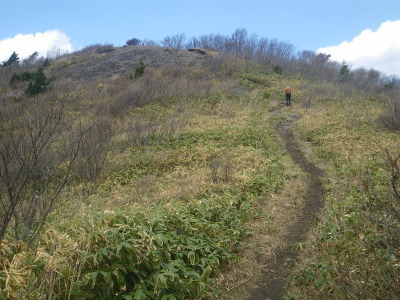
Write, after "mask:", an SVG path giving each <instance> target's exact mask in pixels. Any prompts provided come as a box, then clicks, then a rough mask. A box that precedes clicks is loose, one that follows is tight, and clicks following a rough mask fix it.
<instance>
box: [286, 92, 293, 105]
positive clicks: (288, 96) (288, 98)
mask: <svg viewBox="0 0 400 300" xmlns="http://www.w3.org/2000/svg"><path fill="white" fill-rule="evenodd" d="M291 96H292V95H291V94H286V106H290V105H291V104H290V98H291Z"/></svg>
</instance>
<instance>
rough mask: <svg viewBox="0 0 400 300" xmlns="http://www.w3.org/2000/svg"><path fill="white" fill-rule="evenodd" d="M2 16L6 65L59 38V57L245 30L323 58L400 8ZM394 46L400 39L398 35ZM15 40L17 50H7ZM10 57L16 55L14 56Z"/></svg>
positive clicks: (226, 4)
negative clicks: (91, 48)
mask: <svg viewBox="0 0 400 300" xmlns="http://www.w3.org/2000/svg"><path fill="white" fill-rule="evenodd" d="M0 11H1V18H0V61H3V60H5V59H6V58H8V57H9V56H10V54H11V53H8V52H9V51H10V50H9V49H11V48H9V47H11V46H10V45H14V47H15V48H17V47H19V48H27V46H28V45H31V44H34V43H39V44H41V45H42V46H43V45H44V44H46V47H50V46H51V43H50V42H49V45H47V40H46V38H48V40H51V39H57V38H56V37H55V36H56V35H57V34H59V35H61V36H58V38H59V40H58V41H57V42H55V46H60V44H62V43H64V44H65V43H67V44H68V47H66V46H65V45H64V46H65V47H66V48H64V49H66V50H68V51H69V50H76V49H78V48H80V47H83V46H88V45H91V44H96V43H112V44H114V45H115V46H122V45H124V44H125V42H126V41H127V40H128V39H131V38H134V37H136V38H139V39H146V38H147V39H150V40H155V41H161V40H162V39H163V38H164V37H165V36H167V35H174V34H178V33H179V34H180V33H184V34H185V35H186V37H187V38H189V37H192V36H200V35H203V34H210V33H214V34H216V33H219V34H223V35H230V34H232V33H233V32H234V31H235V29H237V28H246V29H247V31H248V32H249V33H250V34H253V33H254V34H256V35H257V36H258V37H265V38H271V39H272V38H277V39H278V40H280V41H285V42H289V43H291V44H293V45H294V46H295V47H296V49H297V50H299V51H301V50H312V51H317V50H318V49H320V48H324V49H325V50H326V49H328V48H327V47H333V46H334V47H336V46H339V45H341V44H342V43H343V42H346V41H347V42H351V41H353V40H354V39H355V38H357V37H358V36H359V35H360V34H361V33H362V32H363V31H365V30H370V31H372V32H375V31H377V30H378V29H379V28H380V27H381V25H382V23H384V22H387V21H393V22H394V21H398V20H400V1H399V0H379V1H377V0H347V1H344V0H334V1H324V0H319V1H317V0H304V1H301V0H297V1H296V0H286V1H268V0H264V1H261V0H247V1H234V0H231V1H227V0H219V1H218V0H213V1H212V0H199V1H190V0H169V1H166V0H141V1H135V0H130V1H129V0H114V1H109V0H108V1H105V0H80V1H77V0H52V1H49V0H36V1H33V0H25V1H24V0H12V1H11V0H8V1H7V0H5V1H2V3H1V4H0ZM48 31H53V35H52V37H47V36H46V35H44V36H43V35H41V39H36V36H33V37H32V36H31V38H30V39H25V40H24V37H25V35H35V34H37V33H45V32H48ZM55 31H56V32H55ZM18 35H19V39H18V38H16V37H17V36H18ZM371 38H372V40H373V39H374V37H373V36H372V37H371ZM388 38H389V37H388ZM392 38H394V39H400V31H399V32H398V34H397V35H396V36H392ZM13 39H15V41H16V40H19V43H15V44H12V43H11V42H12V41H13ZM5 41H7V43H5ZM24 41H25V42H24ZM38 41H40V42H38ZM24 43H25V46H24V45H21V44H24ZM371 43H372V44H373V41H372V42H371ZM399 43H400V42H399ZM38 47H39V45H38ZM43 47H44V46H43ZM396 47H397V46H396ZM399 47H400V46H399ZM342 48H343V47H342ZM396 49H397V48H396ZM331 50H332V49H331ZM365 50H366V49H365ZM397 50H399V51H400V48H399V49H397ZM7 51H8V52H7ZM15 51H17V53H18V49H15ZM20 51H22V50H20ZM344 51H346V50H344ZM354 51H355V52H357V51H362V49H361V50H353V52H354ZM342 52H343V49H342ZM392 53H393V51H392ZM20 56H21V55H20ZM399 56H400V55H399ZM340 59H342V58H340ZM367 67H368V66H367ZM386 72H387V71H386ZM389 72H390V71H389ZM394 73H397V70H395V72H394ZM398 73H399V74H400V66H399V70H398Z"/></svg>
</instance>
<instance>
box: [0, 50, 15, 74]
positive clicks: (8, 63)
mask: <svg viewBox="0 0 400 300" xmlns="http://www.w3.org/2000/svg"><path fill="white" fill-rule="evenodd" d="M18 62H19V57H18V54H17V53H16V52H15V51H14V52H13V53H12V54H11V56H10V58H9V59H8V60H7V61H3V67H8V69H9V70H10V69H11V66H12V65H13V64H14V63H15V64H18Z"/></svg>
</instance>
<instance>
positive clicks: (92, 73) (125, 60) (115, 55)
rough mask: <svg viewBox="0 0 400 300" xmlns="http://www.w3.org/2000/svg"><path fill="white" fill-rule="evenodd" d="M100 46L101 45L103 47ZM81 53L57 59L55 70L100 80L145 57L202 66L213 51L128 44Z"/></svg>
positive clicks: (154, 64)
mask: <svg viewBox="0 0 400 300" xmlns="http://www.w3.org/2000/svg"><path fill="white" fill-rule="evenodd" d="M100 48H101V47H100ZM101 52H102V53H96V52H95V51H93V52H89V53H85V52H84V53H82V54H79V53H78V54H72V55H67V56H65V57H63V58H60V59H59V60H57V61H56V66H55V67H54V69H56V70H57V71H56V72H55V73H54V75H55V76H56V77H59V78H71V79H73V80H88V81H91V80H97V79H102V78H103V79H104V78H107V77H111V76H114V75H117V76H118V75H123V74H127V73H132V71H133V70H134V69H135V68H136V67H137V66H138V65H139V63H140V62H141V61H142V62H143V63H144V64H145V65H146V66H147V67H150V68H160V67H162V66H166V65H174V66H191V67H193V66H200V65H201V64H202V63H204V62H205V61H207V60H210V59H211V58H210V57H211V56H212V52H211V51H208V50H204V49H188V50H181V49H177V48H167V47H156V46H125V47H118V48H114V47H109V48H106V49H102V51H101Z"/></svg>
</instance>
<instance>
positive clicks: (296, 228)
mask: <svg viewBox="0 0 400 300" xmlns="http://www.w3.org/2000/svg"><path fill="white" fill-rule="evenodd" d="M281 111H282V110H277V111H275V112H274V113H276V114H279V115H282V116H284V117H285V119H284V120H283V121H281V122H280V123H279V124H278V126H277V132H278V133H279V135H280V136H281V138H282V140H283V141H284V144H285V148H286V150H287V152H288V153H289V155H290V156H291V158H292V160H293V161H294V162H295V163H296V164H298V165H299V167H300V168H301V169H302V170H303V171H304V172H305V173H306V174H307V175H308V176H307V177H308V180H309V182H308V183H307V189H306V192H305V196H304V206H303V209H302V212H301V213H300V214H299V216H298V217H297V219H296V220H295V221H294V222H293V223H292V224H289V225H288V227H287V228H286V229H285V233H284V234H283V237H282V239H283V246H281V247H279V248H278V249H276V251H275V253H274V255H273V257H272V258H269V259H267V261H265V262H262V263H263V265H264V267H263V270H262V276H261V277H260V278H259V279H258V280H257V288H255V289H253V290H252V292H251V294H250V297H248V298H247V299H248V300H261V299H267V300H268V299H270V300H278V299H282V298H283V296H284V295H285V287H286V284H287V281H288V278H289V277H290V275H291V273H292V270H293V269H294V267H295V265H296V260H298V258H299V251H298V250H297V251H296V250H295V249H294V247H293V244H296V243H301V242H305V241H306V238H307V233H308V230H309V224H310V222H311V221H312V220H313V219H314V218H315V216H316V214H317V213H318V211H319V210H320V209H321V208H322V207H323V200H322V198H323V195H324V189H323V185H322V181H321V179H322V177H324V172H323V171H322V170H321V169H319V168H318V167H316V166H315V165H314V164H313V163H311V162H310V161H308V160H307V159H306V157H305V156H304V154H303V152H302V151H301V147H300V145H299V143H298V142H297V140H296V137H295V135H294V134H293V131H292V129H291V128H292V124H293V123H294V122H296V121H297V119H298V118H296V117H294V116H292V115H286V114H283V113H282V112H281Z"/></svg>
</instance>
